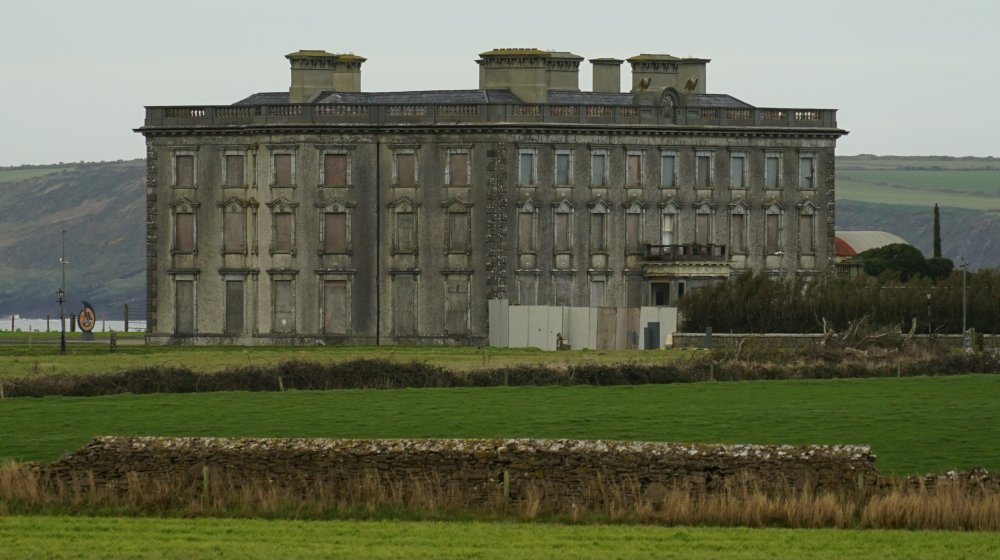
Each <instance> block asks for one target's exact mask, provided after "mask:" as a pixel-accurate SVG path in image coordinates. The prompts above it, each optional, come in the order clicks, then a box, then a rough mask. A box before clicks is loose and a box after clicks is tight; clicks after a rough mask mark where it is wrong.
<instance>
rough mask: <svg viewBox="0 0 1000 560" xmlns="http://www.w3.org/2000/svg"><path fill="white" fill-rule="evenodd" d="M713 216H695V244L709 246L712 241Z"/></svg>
mask: <svg viewBox="0 0 1000 560" xmlns="http://www.w3.org/2000/svg"><path fill="white" fill-rule="evenodd" d="M711 233H712V215H711V214H695V221H694V242H695V243H697V244H699V245H708V244H709V243H710V242H711V240H712V236H711Z"/></svg>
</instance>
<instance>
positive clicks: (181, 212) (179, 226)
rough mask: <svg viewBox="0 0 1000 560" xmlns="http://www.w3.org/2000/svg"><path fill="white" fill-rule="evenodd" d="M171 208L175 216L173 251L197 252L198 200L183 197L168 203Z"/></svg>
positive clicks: (171, 250)
mask: <svg viewBox="0 0 1000 560" xmlns="http://www.w3.org/2000/svg"><path fill="white" fill-rule="evenodd" d="M168 207H170V208H171V214H172V218H173V226H174V233H173V240H172V241H173V244H172V246H171V248H170V252H171V253H197V252H198V243H197V231H196V228H195V215H196V214H195V212H196V210H197V208H198V203H197V202H191V201H190V200H188V199H187V198H182V199H180V200H178V201H177V202H174V203H171V204H168Z"/></svg>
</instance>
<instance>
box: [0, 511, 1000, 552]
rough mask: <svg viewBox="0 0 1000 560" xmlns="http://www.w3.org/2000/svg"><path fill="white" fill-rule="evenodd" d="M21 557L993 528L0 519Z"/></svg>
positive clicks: (818, 548)
mask: <svg viewBox="0 0 1000 560" xmlns="http://www.w3.org/2000/svg"><path fill="white" fill-rule="evenodd" d="M0 543H3V546H0V559H14V558H18V559H20V558H49V559H62V558H73V559H77V558H109V559H115V558H157V559H165V558H184V559H187V558H223V557H225V558H267V559H272V558H462V559H467V558H480V559H489V558H497V559H509V558H550V559H562V558H566V559H574V560H575V559H589V558H593V559H601V560H605V559H615V558H621V559H624V558H690V559H702V558H704V559H708V558H727V559H736V560H743V559H747V560H748V559H753V558H811V559H827V558H829V559H841V558H851V559H860V560H863V559H879V560H881V559H884V558H916V559H919V558H935V559H936V558H949V559H963V558H967V559H979V560H981V559H988V558H997V557H998V556H1000V540H998V539H997V537H996V535H995V534H991V533H945V532H911V531H856V530H843V529H835V530H813V529H740V528H732V529H730V528H725V529H723V528H718V529H716V528H693V527H671V528H664V527H648V526H634V525H633V526H615V525H554V524H542V523H525V524H521V523H507V522H502V523H479V522H402V521H262V520H241V519H224V520H223V519H148V518H139V519H134V518H114V517H20V516H15V517H3V516H0Z"/></svg>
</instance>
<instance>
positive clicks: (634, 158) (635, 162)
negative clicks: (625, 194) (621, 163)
mask: <svg viewBox="0 0 1000 560" xmlns="http://www.w3.org/2000/svg"><path fill="white" fill-rule="evenodd" d="M625 184H626V185H627V186H630V187H638V186H640V185H642V156H641V155H640V154H628V158H627V160H626V164H625Z"/></svg>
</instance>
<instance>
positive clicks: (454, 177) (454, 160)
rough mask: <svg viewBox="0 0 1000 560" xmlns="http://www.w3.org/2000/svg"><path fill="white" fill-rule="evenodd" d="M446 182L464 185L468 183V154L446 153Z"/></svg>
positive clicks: (452, 184)
mask: <svg viewBox="0 0 1000 560" xmlns="http://www.w3.org/2000/svg"><path fill="white" fill-rule="evenodd" d="M448 184H449V185H451V186H465V185H468V184H469V154H468V153H450V154H448Z"/></svg>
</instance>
